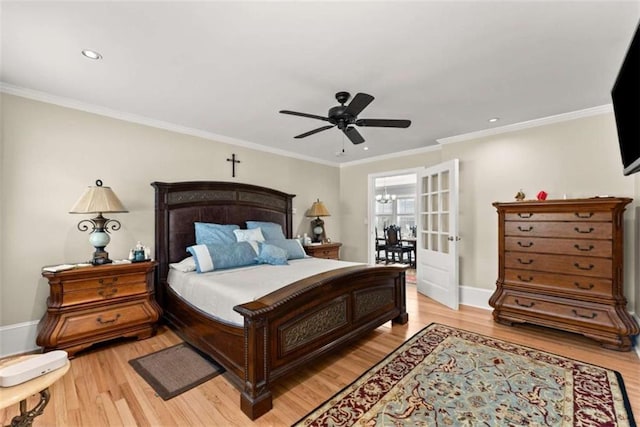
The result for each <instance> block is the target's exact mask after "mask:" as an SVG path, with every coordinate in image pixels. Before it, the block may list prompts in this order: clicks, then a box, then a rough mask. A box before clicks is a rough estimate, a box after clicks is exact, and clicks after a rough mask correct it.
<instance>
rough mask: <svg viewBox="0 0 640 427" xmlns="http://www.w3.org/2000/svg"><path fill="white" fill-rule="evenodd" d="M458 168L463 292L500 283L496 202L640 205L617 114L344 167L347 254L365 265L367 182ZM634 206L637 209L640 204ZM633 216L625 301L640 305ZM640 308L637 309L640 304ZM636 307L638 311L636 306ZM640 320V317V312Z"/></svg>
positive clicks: (628, 218)
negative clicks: (618, 199) (601, 198)
mask: <svg viewBox="0 0 640 427" xmlns="http://www.w3.org/2000/svg"><path fill="white" fill-rule="evenodd" d="M453 158H458V159H459V160H460V209H459V211H460V225H459V230H460V232H459V234H460V236H461V238H462V240H461V241H460V243H459V255H460V284H461V285H464V286H471V287H477V288H485V289H493V288H494V285H495V281H496V277H497V265H498V259H497V251H498V249H497V217H496V213H495V209H494V208H493V206H491V203H492V202H494V201H510V200H513V198H514V195H515V194H516V192H517V191H518V190H520V189H522V190H523V191H524V192H525V194H526V195H527V198H535V195H536V194H537V193H538V191H540V190H545V191H546V192H547V193H548V194H549V198H562V197H563V196H564V195H565V194H566V195H567V197H568V198H577V197H592V196H595V195H612V196H625V197H635V198H637V199H640V195H639V194H638V190H636V188H637V184H636V182H635V181H634V179H637V178H634V177H624V176H623V175H622V164H621V161H620V157H619V152H618V147H617V137H616V129H615V123H614V119H613V114H603V115H598V116H593V117H588V118H582V119H575V120H571V121H567V122H562V123H556V124H551V125H546V126H540V127H536V128H531V129H526V130H521V131H515V132H511V133H505V134H501V135H496V136H491V137H485V138H480V139H475V140H469V141H466V142H459V143H453V144H445V145H443V146H442V148H441V151H435V152H434V151H431V152H427V153H424V154H419V155H415V154H413V155H411V156H406V157H400V158H394V159H391V160H386V161H382V162H375V163H368V164H363V165H355V166H347V167H343V168H342V169H341V171H340V190H341V211H342V214H343V218H342V230H343V238H344V240H345V241H346V242H348V243H346V244H347V247H346V250H345V254H348V255H349V257H350V259H353V260H357V261H365V260H367V250H366V246H364V245H365V244H366V242H367V229H368V228H367V226H366V225H365V224H364V218H365V217H366V214H367V211H366V198H367V196H366V194H367V177H368V175H369V174H372V173H378V172H381V171H385V170H401V169H409V168H414V167H417V166H430V165H433V164H436V163H439V162H441V161H446V160H449V159H453ZM634 203H636V206H637V205H638V204H637V202H634ZM634 217H635V208H634V207H633V206H630V207H628V209H627V211H626V213H625V227H626V230H625V236H626V239H625V249H626V253H625V280H626V282H625V295H626V296H627V299H629V300H630V301H632V302H633V301H634V300H635V301H636V302H637V301H638V298H637V293H638V290H637V289H638V284H637V283H636V279H635V276H636V275H635V274H634V270H635V266H636V264H637V263H636V262H635V260H636V259H637V255H636V254H637V253H638V251H636V248H635V245H634V239H633V236H634V235H635V218H634ZM636 305H637V303H636ZM630 307H633V305H631V306H630ZM637 311H638V312H640V310H637Z"/></svg>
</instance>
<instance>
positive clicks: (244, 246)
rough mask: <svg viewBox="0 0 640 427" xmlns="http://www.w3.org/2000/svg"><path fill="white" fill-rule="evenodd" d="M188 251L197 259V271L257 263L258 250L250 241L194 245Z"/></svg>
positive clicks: (202, 271) (203, 271) (204, 271)
mask: <svg viewBox="0 0 640 427" xmlns="http://www.w3.org/2000/svg"><path fill="white" fill-rule="evenodd" d="M187 251H189V253H190V254H191V255H193V258H194V260H195V261H196V271H197V272H198V273H206V272H208V271H213V270H222V269H225V268H234V267H244V266H246V265H252V264H256V262H257V261H256V251H255V250H253V247H252V246H251V245H250V244H249V242H236V243H232V244H229V245H194V246H189V247H188V248H187Z"/></svg>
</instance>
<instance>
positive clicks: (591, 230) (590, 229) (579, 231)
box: [573, 227, 595, 234]
mask: <svg viewBox="0 0 640 427" xmlns="http://www.w3.org/2000/svg"><path fill="white" fill-rule="evenodd" d="M573 229H574V230H575V231H576V232H577V233H580V234H589V233H592V232H593V230H595V228H593V227H589V229H588V230H580V228H579V227H574V228H573Z"/></svg>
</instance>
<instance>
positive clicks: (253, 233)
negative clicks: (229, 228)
mask: <svg viewBox="0 0 640 427" xmlns="http://www.w3.org/2000/svg"><path fill="white" fill-rule="evenodd" d="M233 234H235V235H236V240H237V241H238V242H251V241H256V242H264V236H263V235H262V230H261V229H260V228H252V229H249V230H233Z"/></svg>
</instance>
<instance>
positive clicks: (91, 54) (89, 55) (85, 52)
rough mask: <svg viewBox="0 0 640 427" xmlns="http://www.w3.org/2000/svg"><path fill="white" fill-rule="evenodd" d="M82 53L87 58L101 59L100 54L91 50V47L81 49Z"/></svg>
mask: <svg viewBox="0 0 640 427" xmlns="http://www.w3.org/2000/svg"><path fill="white" fill-rule="evenodd" d="M82 54H83V55H84V56H85V57H86V58H89V59H95V60H98V59H102V55H100V54H99V53H98V52H96V51H95V50H91V49H84V50H83V51H82Z"/></svg>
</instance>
